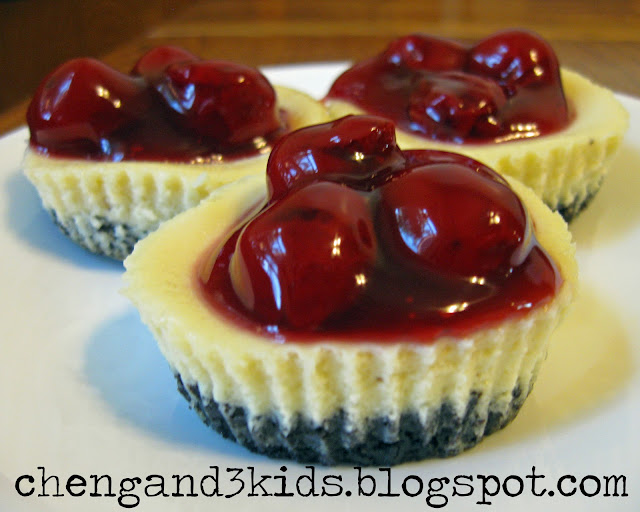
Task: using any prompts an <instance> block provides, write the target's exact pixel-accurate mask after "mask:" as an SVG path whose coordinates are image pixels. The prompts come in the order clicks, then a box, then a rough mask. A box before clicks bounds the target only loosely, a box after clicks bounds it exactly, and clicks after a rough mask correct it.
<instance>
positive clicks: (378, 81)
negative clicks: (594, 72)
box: [325, 30, 628, 220]
mask: <svg viewBox="0 0 640 512" xmlns="http://www.w3.org/2000/svg"><path fill="white" fill-rule="evenodd" d="M325 102H326V104H327V105H328V107H329V109H330V110H331V112H332V113H333V115H334V116H335V117H341V116H344V115H346V114H353V113H370V114H376V115H381V116H384V117H386V118H388V119H391V120H393V121H394V122H395V123H396V125H397V127H398V142H399V144H400V145H401V146H402V147H403V148H405V149H410V148H431V149H441V150H446V151H453V152H456V153H462V154H465V155H468V156H471V157H473V158H475V159H477V160H480V161H481V162H483V163H485V164H486V165H488V166H489V167H491V168H493V169H495V170H496V171H498V172H500V173H501V174H506V175H509V176H513V177H515V178H517V179H518V180H520V181H521V182H522V183H524V184H525V185H527V186H529V187H530V188H532V189H533V190H534V191H535V192H536V193H537V194H539V195H540V196H541V197H542V198H543V200H544V201H545V202H546V203H547V204H548V205H549V206H550V207H551V208H552V209H555V210H558V211H560V213H561V214H562V215H563V217H564V218H565V219H566V220H571V219H572V218H573V217H575V216H576V215H577V214H578V213H579V212H580V211H581V210H582V209H583V208H584V207H585V206H586V205H587V204H588V202H589V201H590V200H591V198H592V197H593V196H594V195H595V193H596V192H597V191H598V190H599V187H600V185H601V183H602V180H603V179H604V177H605V175H606V173H607V170H608V166H609V163H610V161H611V158H612V156H613V155H614V154H615V152H616V150H617V149H618V147H619V146H620V143H621V141H622V138H623V136H624V133H625V131H626V129H627V124H628V116H627V113H626V111H625V110H624V108H623V107H622V106H621V104H620V103H619V102H618V101H617V99H616V98H615V96H614V95H613V94H612V93H611V92H610V91H608V90H606V89H604V88H602V87H600V86H598V85H596V84H594V83H592V82H590V81H589V80H588V79H586V78H584V77H582V76H580V75H579V74H577V73H575V72H572V71H570V70H567V69H561V68H560V65H559V63H558V59H557V57H556V55H555V53H554V51H553V49H552V48H551V46H550V45H549V44H548V43H547V42H546V41H544V40H543V39H542V38H540V37H539V36H538V35H536V34H534V33H531V32H527V31H518V30H510V31H504V32H499V33H496V34H494V35H492V36H490V37H487V38H486V39H483V40H481V41H479V42H478V43H476V44H474V45H472V46H465V45H462V44H459V43H457V42H453V41H449V40H443V39H437V38H434V37H430V36H426V35H419V34H414V35H409V36H406V37H402V38H399V39H396V40H394V41H393V42H391V43H390V44H389V46H388V47H387V48H386V49H385V50H384V51H383V52H382V53H380V54H379V55H376V56H375V57H372V58H370V59H367V60H365V61H362V62H359V63H357V64H355V65H354V66H352V67H351V68H349V69H348V70H347V71H345V72H344V73H343V74H342V75H341V76H339V77H338V78H337V79H336V80H335V82H334V83H333V85H332V86H331V89H330V90H329V92H328V94H327V96H326V99H325Z"/></svg>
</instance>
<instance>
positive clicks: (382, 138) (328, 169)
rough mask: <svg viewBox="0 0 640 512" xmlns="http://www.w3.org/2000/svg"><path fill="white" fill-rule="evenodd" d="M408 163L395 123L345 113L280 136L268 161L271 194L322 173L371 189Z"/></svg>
mask: <svg viewBox="0 0 640 512" xmlns="http://www.w3.org/2000/svg"><path fill="white" fill-rule="evenodd" d="M403 164H404V158H403V157H402V152H401V151H400V149H399V148H398V146H397V145H396V136H395V127H394V125H393V123H392V122H391V121H388V120H386V119H383V118H380V117H375V116H347V117H343V118H341V119H338V120H337V121H332V122H330V123H325V124H320V125H316V126H310V127H306V128H302V129H300V130H297V131H296V132H293V133H291V134H289V135H288V136H287V137H284V138H283V139H281V140H280V141H279V142H278V143H277V144H276V145H275V146H274V148H273V150H272V151H271V155H270V157H269V163H268V165H267V184H268V186H269V197H270V198H271V200H272V201H273V200H276V199H278V198H280V197H282V196H283V195H285V194H286V193H287V192H288V191H289V190H290V189H291V188H293V186H294V184H295V186H300V185H301V184H303V183H308V182H309V181H312V180H314V179H318V178H319V177H322V178H323V179H330V180H334V181H342V182H345V183H348V184H350V185H351V186H354V187H358V184H360V187H365V188H366V187H371V186H374V185H375V184H376V183H377V182H378V181H379V180H381V179H385V176H386V175H387V174H388V173H389V172H391V171H393V170H394V169H396V168H398V167H401V166H402V165H403Z"/></svg>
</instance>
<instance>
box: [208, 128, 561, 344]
mask: <svg viewBox="0 0 640 512" xmlns="http://www.w3.org/2000/svg"><path fill="white" fill-rule="evenodd" d="M365 127H368V129H365ZM391 128H393V125H392V124H391V123H390V122H389V121H387V120H384V119H381V118H375V117H373V116H366V117H359V116H348V117H345V118H342V119H339V120H337V121H333V122H331V123H326V124H324V125H319V126H316V127H309V128H303V129H301V130H298V131H296V132H293V133H292V134H289V135H287V136H285V137H284V138H283V139H282V140H281V141H280V142H279V146H278V147H277V148H276V149H279V150H278V152H274V153H272V156H271V158H270V160H269V164H268V180H269V182H270V183H271V184H272V186H271V187H270V192H269V194H270V197H268V198H267V199H268V200H267V204H266V206H265V207H264V208H262V209H261V210H260V211H259V212H258V213H257V214H256V215H255V216H254V217H253V218H252V219H249V220H248V221H247V220H245V221H243V223H242V225H241V226H239V227H237V228H234V229H235V231H234V232H233V233H231V234H230V235H229V238H228V239H227V240H226V241H225V242H223V243H222V245H221V246H218V247H217V248H212V249H211V254H209V255H208V256H204V259H205V260H206V261H205V263H204V264H205V265H206V268H212V270H211V272H210V274H208V275H207V276H205V277H198V280H199V281H198V282H199V283H200V289H201V292H202V294H203V297H204V300H206V301H207V302H208V303H209V304H211V305H212V307H214V308H215V309H216V311H219V312H222V313H223V314H224V315H225V316H227V317H228V318H230V319H231V320H232V321H234V322H238V323H239V324H240V325H242V326H244V327H246V328H248V329H251V330H253V331H255V332H258V333H261V334H264V335H266V336H270V337H272V338H274V339H276V340H278V341H296V342H313V341H317V340H322V339H327V338H331V339H344V340H349V341H358V340H361V341H366V340H369V341H371V340H377V341H382V342H385V341H386V342H395V341H398V340H413V341H420V342H429V340H433V339H434V338H435V337H436V336H438V335H440V334H451V335H465V334H467V333H469V332H472V331H473V330H475V329H478V328H481V327H484V326H488V325H494V324H495V323H497V322H499V321H501V320H504V319H505V318H513V317H518V316H519V315H523V314H525V313H526V312H528V311H530V310H531V309H533V308H535V307H537V306H539V305H541V304H544V303H546V302H547V301H548V300H550V299H551V298H552V297H553V295H554V293H555V292H556V290H557V288H558V286H559V285H560V284H561V282H562V278H561V276H560V274H559V272H558V271H557V269H556V268H555V265H554V264H553V262H552V261H551V260H550V259H549V257H548V256H547V254H546V253H545V251H544V250H543V249H542V248H541V247H540V245H539V244H538V242H537V240H536V238H535V235H534V233H533V228H532V225H531V220H530V219H529V215H528V213H527V211H526V209H525V208H524V206H523V204H522V203H521V201H520V199H519V198H518V197H517V196H516V195H515V193H514V192H513V191H512V190H511V188H510V187H509V186H508V184H507V183H506V181H505V180H504V179H503V178H501V177H500V176H499V175H497V174H496V173H495V172H494V171H492V170H491V169H489V168H487V167H486V166H484V165H483V164H481V163H479V162H477V161H475V160H473V159H470V158H468V157H465V156H461V155H458V154H454V153H448V152H442V151H427V150H413V151H402V150H400V148H398V147H397V145H396V143H395V139H394V137H393V132H392V131H391ZM372 141H375V143H372ZM286 148H290V149H291V152H288V151H285V149H286ZM305 148H306V150H305ZM354 148H357V150H355V151H354ZM363 148H370V152H367V153H365V154H362V151H361V149H363ZM303 155H307V156H308V158H304V157H303ZM354 155H357V158H354ZM311 160H313V162H314V165H310V161H311ZM341 160H342V163H341V164H340V163H339V162H340V161H341ZM363 162H364V163H363ZM327 165H328V167H327ZM332 169H335V173H334V172H332ZM294 171H295V172H294ZM281 173H282V174H281ZM292 176H293V178H292ZM273 183H277V185H273ZM212 261H213V264H211V262H212ZM198 275H199V276H200V275H201V274H200V273H199V274H198Z"/></svg>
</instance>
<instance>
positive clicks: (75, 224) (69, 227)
mask: <svg viewBox="0 0 640 512" xmlns="http://www.w3.org/2000/svg"><path fill="white" fill-rule="evenodd" d="M48 212H49V215H51V218H52V219H53V222H54V223H55V224H56V226H58V227H59V228H60V230H61V231H62V232H63V233H64V234H65V235H66V236H68V237H69V238H70V239H71V240H72V241H73V242H75V243H76V244H78V245H80V246H81V247H84V248H85V249H88V250H89V251H91V252H93V253H96V254H102V255H104V256H108V257H109V258H113V259H116V260H120V261H122V260H124V259H125V258H126V257H127V256H128V255H129V254H131V251H133V246H134V245H135V244H136V242H138V240H141V239H142V238H144V237H145V236H146V235H148V232H147V231H144V230H139V229H136V228H134V227H132V226H130V225H128V224H124V223H117V222H116V223H114V222H111V221H109V220H107V219H106V218H104V217H102V216H90V215H78V216H76V217H68V218H66V219H61V218H60V217H58V215H57V214H56V212H55V210H51V209H50V210H48Z"/></svg>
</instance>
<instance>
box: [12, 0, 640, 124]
mask: <svg viewBox="0 0 640 512" xmlns="http://www.w3.org/2000/svg"><path fill="white" fill-rule="evenodd" d="M21 3H22V2H20V0H13V2H8V5H9V8H11V7H12V5H11V4H15V5H13V8H14V11H12V13H13V17H12V18H10V19H8V18H6V17H4V18H3V19H4V22H5V23H11V24H12V27H13V28H14V29H15V33H18V32H19V30H20V29H23V30H24V29H26V28H28V27H29V26H30V25H29V23H30V22H29V20H20V16H19V13H18V12H17V11H16V10H15V8H16V7H17V5H18V4H21ZM25 3H29V2H28V1H27V0H25ZM39 3H42V4H43V5H46V3H45V2H37V1H35V0H32V1H31V5H32V8H33V5H34V4H35V5H37V4H39ZM107 3H108V4H109V6H110V7H109V9H107V10H106V11H105V10H104V9H103V11H100V10H99V9H98V11H97V12H98V15H99V14H100V12H108V13H109V15H108V16H105V17H104V18H105V19H104V23H103V25H104V24H107V26H109V24H111V25H110V26H109V30H108V31H107V32H108V33H110V36H109V37H107V36H104V37H105V38H106V39H109V44H108V48H109V49H108V50H104V51H100V52H98V53H99V54H97V55H96V54H94V53H92V51H91V49H89V47H88V46H86V47H85V46H83V48H85V49H87V51H85V52H80V53H78V55H93V56H97V57H100V58H103V59H104V60H105V61H106V62H107V63H108V64H110V65H112V66H114V67H116V68H117V69H120V70H123V71H128V70H129V69H130V67H131V66H132V64H133V63H134V62H135V61H136V59H137V57H138V56H139V55H140V54H141V53H143V52H144V51H145V50H147V49H149V48H151V47H153V46H156V45H162V44H173V45H178V46H183V47H185V48H187V49H188V50H190V51H192V52H194V53H196V54H199V55H201V56H202V57H217V58H224V59H228V60H234V61H238V62H243V63H246V64H249V65H254V66H262V65H271V64H286V63H299V62H311V61H333V60H358V59H362V58H364V57H367V56H370V55H372V54H374V53H377V52H378V51H380V50H381V49H383V48H384V47H385V45H386V44H387V43H388V42H389V40H391V39H392V38H394V37H396V36H399V35H404V34H407V33H410V32H424V33H429V34H433V35H438V36H444V37H450V38H455V39H459V40H462V41H473V40H475V39H479V38H482V37H484V36H486V35H488V34H490V33H491V32H494V31H496V30H500V29H504V28H513V27H523V28H528V29H531V30H535V31H536V32H538V33H540V34H541V35H543V36H544V37H546V38H547V39H548V40H549V41H550V42H551V43H552V44H553V46H554V47H555V49H556V52H557V53H558V55H559V57H560V60H561V63H562V65H563V66H566V67H570V68H573V69H575V70H577V71H579V72H581V73H583V74H585V75H587V76H590V77H591V78H593V79H594V80H596V81H598V82H600V83H602V84H604V85H606V86H608V87H610V88H612V89H614V90H616V91H619V92H624V93H627V94H631V95H634V96H638V97H640V0H608V1H607V2H596V1H593V0H589V1H587V0H554V1H551V0H548V1H542V0H512V1H510V2H504V1H501V0H483V1H470V0H441V1H437V0H431V1H428V2H419V1H416V0H395V1H394V2H389V1H377V0H354V1H349V0H325V1H321V0H316V1H300V0H272V1H269V0H215V1H206V2H189V3H186V2H182V3H180V2H175V1H174V2H171V1H170V0H156V1H155V2H154V1H153V0H147V1H146V2H141V1H128V2H118V1H110V2H107ZM49 4H51V2H50V3H49ZM53 4H55V5H56V6H57V10H55V9H50V8H47V9H46V12H45V14H46V17H47V18H46V19H48V24H50V25H53V26H57V25H56V24H59V23H63V22H64V23H66V25H64V27H65V30H66V31H74V30H78V31H80V30H84V32H85V33H86V32H87V29H86V27H83V26H74V25H73V23H69V22H68V21H64V20H68V19H69V18H68V16H69V13H68V12H66V11H65V9H66V10H68V9H76V10H81V9H83V7H82V6H83V5H85V4H88V2H77V1H76V2H69V1H67V2H63V1H61V2H54V3H53ZM98 4H100V2H98ZM6 6H7V3H3V4H2V9H0V14H2V13H3V12H4V11H3V9H6ZM134 8H137V9H139V10H141V11H140V12H138V13H137V15H136V16H137V17H136V16H133V15H132V14H131V9H134ZM43 9H45V8H44V7H43ZM95 9H96V8H95V7H94V12H95ZM119 9H121V10H122V12H121V13H119ZM153 9H155V10H153ZM43 12H44V11H43ZM132 16H133V17H134V19H136V20H137V21H136V22H135V23H134V25H135V24H137V25H139V26H140V27H144V28H140V30H139V31H138V32H137V33H136V34H135V35H133V36H130V37H129V36H127V37H126V38H125V39H126V40H122V41H120V40H118V41H117V42H116V43H114V42H113V34H118V33H127V34H128V33H129V32H128V31H130V30H131V26H132V22H131V18H132ZM76 19H79V20H80V21H79V22H78V23H82V20H83V19H85V20H86V18H83V17H82V15H81V14H79V13H76ZM7 20H8V21H7ZM126 20H128V21H126ZM21 23H22V25H20V24H21ZM13 25H15V26H13ZM125 25H126V28H127V30H124V29H123V26H125ZM111 27H112V29H111ZM6 34H7V32H6V31H5V34H2V33H1V32H0V51H2V52H4V53H5V54H8V55H10V56H12V59H11V64H12V66H9V68H11V70H12V71H13V72H16V73H20V63H21V62H32V61H33V60H34V59H37V60H38V62H40V61H42V62H40V63H41V65H42V67H43V69H42V71H41V76H44V74H46V73H47V72H48V71H49V70H51V69H52V68H53V67H54V66H55V65H57V64H58V62H56V59H58V60H59V58H60V57H59V56H57V57H50V58H49V60H50V61H51V63H50V62H48V61H47V59H44V58H42V57H43V52H42V51H38V48H39V47H40V48H47V49H49V46H47V45H50V46H53V43H52V42H51V41H41V42H38V40H37V38H38V36H39V35H42V34H38V33H36V31H35V30H34V31H33V32H29V31H27V34H26V35H27V36H28V37H29V38H30V40H31V39H33V38H35V39H36V43H35V44H33V45H31V46H30V48H32V49H29V48H26V47H25V46H24V45H19V44H18V42H19V38H18V37H17V36H16V37H14V38H13V39H11V38H10V37H8V36H7V35H6ZM23 35H24V34H23ZM43 37H46V36H43ZM86 37H88V38H89V39H91V34H90V35H89V36H86ZM99 37H100V35H99V31H96V32H95V38H99ZM12 45H14V46H16V47H12ZM97 47H99V46H98V45H97V43H96V44H94V48H97ZM66 51H68V49H67V50H66ZM94 51H95V50H94ZM29 52H32V53H34V54H33V55H30V54H29ZM44 53H45V54H48V53H49V52H48V51H47V52H44ZM66 58H68V57H66ZM9 68H7V65H6V64H4V65H3V69H4V70H5V71H6V70H7V69H9ZM38 81H39V79H36V78H34V83H30V84H27V85H22V84H21V85H20V89H21V90H22V89H24V90H23V91H21V92H23V93H24V94H23V97H22V98H21V99H18V100H16V102H15V104H13V105H12V106H10V107H9V108H8V109H7V110H5V111H4V112H2V113H1V114H0V133H4V132H6V131H8V130H11V129H13V128H15V127H18V126H20V125H22V124H24V113H25V110H26V105H27V102H28V95H29V94H30V93H31V91H32V90H33V88H35V86H36V85H37V82H38ZM2 82H3V84H4V85H0V87H2V86H5V87H6V86H9V87H11V86H12V85H13V84H16V83H18V81H17V80H16V79H15V78H14V79H12V78H11V75H10V73H9V74H5V76H4V77H3V79H2Z"/></svg>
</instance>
